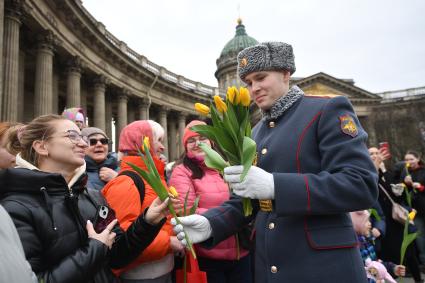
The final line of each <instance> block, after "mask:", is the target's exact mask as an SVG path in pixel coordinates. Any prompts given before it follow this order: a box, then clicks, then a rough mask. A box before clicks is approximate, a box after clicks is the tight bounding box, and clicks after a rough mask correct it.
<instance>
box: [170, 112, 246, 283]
mask: <svg viewBox="0 0 425 283" xmlns="http://www.w3.org/2000/svg"><path fill="white" fill-rule="evenodd" d="M195 125H205V123H204V122H202V121H197V120H194V121H192V122H190V123H189V124H188V125H187V126H186V129H185V131H184V135H183V145H184V148H185V152H184V155H183V157H182V160H180V161H179V163H180V164H178V165H177V166H176V167H174V169H173V172H172V174H171V179H170V185H172V186H174V187H175V188H176V190H177V192H178V193H179V197H180V200H184V199H185V197H186V194H187V195H188V197H187V202H188V203H187V207H189V208H190V207H192V205H193V203H194V200H195V198H196V197H199V205H198V208H197V210H196V213H197V214H202V213H203V212H205V211H206V210H208V209H210V208H213V207H216V206H219V205H221V204H222V203H223V202H225V201H226V200H228V199H229V197H230V194H229V188H228V186H227V184H226V183H225V182H224V181H223V179H222V177H221V176H220V174H219V173H218V172H217V171H216V170H213V169H210V168H208V167H207V166H206V165H205V163H204V157H205V153H204V152H203V151H202V149H201V148H200V147H199V144H200V143H201V142H202V143H204V144H206V145H208V146H211V142H210V140H208V139H207V138H205V137H202V136H200V135H199V134H197V133H195V132H192V131H191V130H190V127H192V126H195ZM196 253H197V255H198V262H199V268H200V269H201V270H202V271H205V272H206V273H207V278H208V282H209V283H215V282H217V283H218V282H241V283H242V282H243V283H245V282H251V267H250V256H249V253H248V251H247V250H244V249H242V248H241V247H240V248H239V250H238V247H237V244H236V237H235V236H232V237H230V238H228V239H226V240H225V241H223V242H221V243H220V244H218V245H217V246H215V247H214V248H213V249H205V248H202V247H201V246H197V247H196ZM238 256H239V257H240V259H238Z"/></svg>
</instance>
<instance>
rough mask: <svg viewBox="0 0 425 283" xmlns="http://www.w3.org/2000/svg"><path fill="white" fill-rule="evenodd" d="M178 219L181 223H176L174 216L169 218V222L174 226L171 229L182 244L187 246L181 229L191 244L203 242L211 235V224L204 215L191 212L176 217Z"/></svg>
mask: <svg viewBox="0 0 425 283" xmlns="http://www.w3.org/2000/svg"><path fill="white" fill-rule="evenodd" d="M178 219H179V221H180V222H181V224H177V221H176V219H175V218H171V224H172V225H173V226H174V228H173V230H174V232H175V233H176V236H177V239H179V241H180V242H181V243H182V244H183V245H185V246H187V242H186V239H185V238H184V232H183V230H184V231H185V232H186V234H187V236H188V237H189V239H190V240H191V241H192V243H193V244H196V243H200V242H203V241H205V240H206V239H208V238H209V237H211V233H212V229H211V225H210V222H209V221H208V219H207V218H206V217H205V216H202V215H199V214H192V215H189V216H184V217H178Z"/></svg>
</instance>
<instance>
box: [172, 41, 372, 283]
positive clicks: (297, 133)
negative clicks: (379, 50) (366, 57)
mask: <svg viewBox="0 0 425 283" xmlns="http://www.w3.org/2000/svg"><path fill="white" fill-rule="evenodd" d="M294 72H295V63H294V54H293V51H292V46H291V45H289V44H286V43H280V42H266V43H261V44H258V45H255V46H252V47H248V48H246V49H244V50H242V51H241V52H240V53H239V55H238V73H239V76H240V78H241V80H242V81H244V82H245V83H246V84H247V86H248V88H249V90H250V93H251V98H252V99H253V101H254V102H255V103H256V104H257V106H258V107H259V108H260V110H261V112H262V114H263V118H262V120H261V121H260V122H259V123H258V124H257V125H256V126H255V128H254V130H253V138H254V140H255V142H256V143H257V151H258V152H257V154H258V160H257V166H252V167H251V169H250V170H249V171H248V174H247V176H246V178H245V180H244V181H242V182H241V181H240V176H241V173H242V166H231V167H227V168H225V170H224V178H225V180H226V181H227V182H228V183H229V184H230V187H231V188H232V189H233V192H234V194H236V195H237V196H235V197H233V198H232V199H230V200H229V201H228V202H226V203H224V204H223V205H222V206H220V207H218V208H215V209H211V210H209V211H207V212H206V213H204V214H203V215H191V216H187V217H181V218H179V219H180V221H181V222H182V224H183V226H182V225H177V226H175V231H176V232H177V233H178V238H180V239H182V242H183V243H185V241H184V240H183V237H182V234H183V233H182V230H183V228H184V230H185V231H186V232H187V234H188V236H189V238H191V239H192V241H193V242H194V243H197V242H203V241H206V240H208V241H206V242H204V243H203V245H205V246H213V245H215V244H217V243H219V242H220V241H221V240H223V239H225V238H227V237H229V236H230V235H231V234H234V233H236V232H237V231H238V230H240V229H241V227H242V226H243V225H244V224H245V223H246V222H247V221H249V218H246V217H244V215H243V211H242V202H241V199H240V198H239V197H238V196H240V197H247V198H251V199H252V203H253V206H254V212H253V216H255V217H256V224H255V228H256V258H255V281H256V282H303V283H304V282H356V283H357V282H366V274H365V271H364V268H363V264H362V260H361V258H360V253H359V250H358V246H357V240H356V234H355V232H354V230H353V226H352V223H351V220H350V216H349V214H348V212H350V211H356V210H362V209H367V208H370V207H371V206H372V204H373V203H374V202H375V201H376V199H377V195H378V191H377V185H376V184H377V176H376V170H375V169H374V166H373V163H372V161H371V159H370V157H369V154H368V150H367V147H366V145H365V141H366V139H367V134H366V132H365V131H364V130H363V129H362V127H361V125H360V123H359V120H358V118H357V117H356V115H355V113H354V110H353V108H352V105H351V104H350V102H349V101H348V99H347V98H346V97H343V96H338V97H332V98H330V97H317V96H307V95H305V94H304V93H303V91H302V90H301V89H300V88H298V87H297V86H295V85H294V86H292V87H289V81H290V76H291V75H292V74H293V73H294Z"/></svg>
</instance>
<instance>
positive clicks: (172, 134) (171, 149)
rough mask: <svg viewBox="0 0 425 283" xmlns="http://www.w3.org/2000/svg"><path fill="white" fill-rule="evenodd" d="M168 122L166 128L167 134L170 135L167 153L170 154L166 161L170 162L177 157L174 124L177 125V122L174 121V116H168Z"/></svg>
mask: <svg viewBox="0 0 425 283" xmlns="http://www.w3.org/2000/svg"><path fill="white" fill-rule="evenodd" d="M168 124H169V125H168V129H169V132H168V136H169V137H170V141H169V143H168V153H169V154H170V156H169V158H168V161H169V162H172V161H174V160H176V159H177V148H178V145H177V138H176V134H177V131H176V125H177V123H176V119H175V117H170V119H169V120H168Z"/></svg>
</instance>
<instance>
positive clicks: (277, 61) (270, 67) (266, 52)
mask: <svg viewBox="0 0 425 283" xmlns="http://www.w3.org/2000/svg"><path fill="white" fill-rule="evenodd" d="M282 70H286V71H289V72H290V73H291V75H292V74H293V73H294V72H295V61H294V52H293V51H292V46H291V45H289V44H287V43H283V42H263V43H260V44H257V45H254V46H251V47H247V48H245V49H244V50H242V51H241V52H239V54H238V73H239V77H240V78H241V80H242V81H243V80H244V79H245V77H246V76H247V75H248V74H250V73H253V72H259V71H282Z"/></svg>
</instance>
